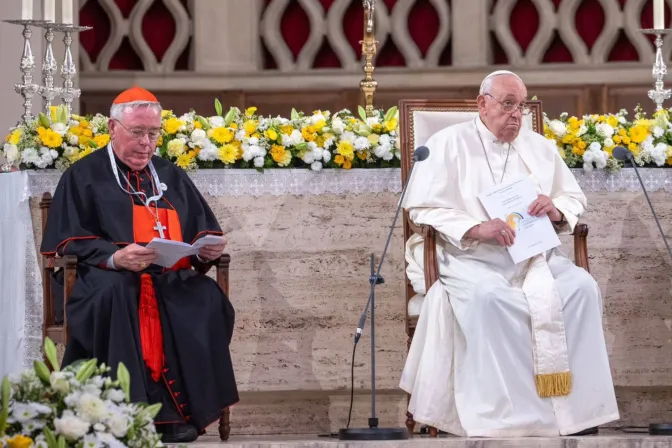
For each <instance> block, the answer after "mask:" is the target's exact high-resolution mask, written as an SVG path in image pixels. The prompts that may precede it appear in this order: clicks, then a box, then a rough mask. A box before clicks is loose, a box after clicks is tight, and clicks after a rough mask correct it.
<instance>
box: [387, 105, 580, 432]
mask: <svg viewBox="0 0 672 448" xmlns="http://www.w3.org/2000/svg"><path fill="white" fill-rule="evenodd" d="M528 104H529V106H530V109H531V111H532V113H531V114H530V115H528V116H526V117H525V120H524V122H523V126H527V127H529V128H531V129H533V130H534V131H536V132H538V133H540V134H543V133H544V122H543V113H542V109H541V101H528ZM399 115H400V121H401V132H400V139H401V182H402V186H404V185H406V182H407V181H408V174H409V171H410V169H411V163H412V158H413V151H414V150H415V148H417V147H419V146H422V145H424V144H425V143H426V142H427V140H429V138H430V137H431V136H432V135H433V134H434V133H436V132H438V131H440V130H441V129H443V128H446V127H448V126H451V125H454V124H457V123H461V122H464V121H467V120H473V119H474V117H476V116H477V115H478V108H477V105H476V100H402V101H400V102H399ZM431 149H432V148H430V150H431ZM403 225H404V246H406V243H407V242H408V240H409V238H410V237H411V236H412V235H413V234H418V235H421V236H422V239H423V242H422V244H423V246H424V256H423V265H424V266H423V268H424V276H425V291H428V290H429V288H430V287H431V286H432V285H433V284H434V282H436V281H437V280H438V279H439V266H438V264H437V260H436V239H437V235H436V230H435V229H434V228H433V227H431V226H425V225H422V226H418V225H415V224H414V223H413V222H412V221H411V220H410V218H409V216H408V212H406V211H405V210H404V219H403ZM573 236H574V259H575V263H576V265H577V266H580V267H582V268H584V269H585V270H587V271H588V272H590V269H589V266H588V244H587V238H588V226H587V225H586V224H578V225H577V226H576V228H575V230H574V233H573ZM405 266H406V267H408V262H406V264H405ZM422 300H424V294H416V291H415V289H414V288H413V285H412V284H411V282H410V280H409V279H408V277H406V334H407V335H408V348H410V346H411V342H412V341H413V334H414V332H415V327H416V325H417V322H418V316H419V310H420V309H421V305H422V303H421V301H422ZM412 301H413V303H411V302H412ZM406 416H407V417H408V418H407V420H406V426H407V428H408V431H409V433H410V434H413V431H414V429H415V421H414V420H413V415H412V414H411V413H410V412H407V414H406ZM429 434H430V436H431V437H436V435H437V430H436V428H433V427H429Z"/></svg>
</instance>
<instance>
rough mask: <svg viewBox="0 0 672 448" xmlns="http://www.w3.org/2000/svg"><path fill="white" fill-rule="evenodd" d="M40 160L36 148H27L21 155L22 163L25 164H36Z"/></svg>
mask: <svg viewBox="0 0 672 448" xmlns="http://www.w3.org/2000/svg"><path fill="white" fill-rule="evenodd" d="M38 160H40V155H39V154H38V153H37V149H35V148H26V149H24V150H23V153H21V161H22V162H23V163H26V164H35V162H37V161H38Z"/></svg>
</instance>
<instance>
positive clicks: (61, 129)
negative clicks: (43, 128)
mask: <svg viewBox="0 0 672 448" xmlns="http://www.w3.org/2000/svg"><path fill="white" fill-rule="evenodd" d="M50 127H51V130H52V131H54V132H55V133H57V134H58V135H60V136H61V137H63V136H64V135H65V133H66V132H67V130H68V125H66V124H65V123H52V124H51V126H50Z"/></svg>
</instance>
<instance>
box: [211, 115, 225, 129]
mask: <svg viewBox="0 0 672 448" xmlns="http://www.w3.org/2000/svg"><path fill="white" fill-rule="evenodd" d="M208 123H210V127H211V128H221V127H223V126H224V117H210V118H208Z"/></svg>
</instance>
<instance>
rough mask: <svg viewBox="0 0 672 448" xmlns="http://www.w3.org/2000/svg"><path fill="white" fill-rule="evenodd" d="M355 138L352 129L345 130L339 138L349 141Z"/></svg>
mask: <svg viewBox="0 0 672 448" xmlns="http://www.w3.org/2000/svg"><path fill="white" fill-rule="evenodd" d="M355 139H357V136H356V135H355V133H354V132H352V131H345V132H344V133H343V134H341V140H347V141H349V142H354V141H355Z"/></svg>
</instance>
